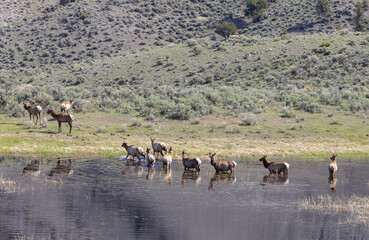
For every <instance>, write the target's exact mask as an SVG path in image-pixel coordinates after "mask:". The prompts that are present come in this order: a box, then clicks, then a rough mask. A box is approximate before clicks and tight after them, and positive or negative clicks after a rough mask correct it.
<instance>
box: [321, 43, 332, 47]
mask: <svg viewBox="0 0 369 240" xmlns="http://www.w3.org/2000/svg"><path fill="white" fill-rule="evenodd" d="M320 46H321V47H329V46H331V43H329V42H322V44H320Z"/></svg>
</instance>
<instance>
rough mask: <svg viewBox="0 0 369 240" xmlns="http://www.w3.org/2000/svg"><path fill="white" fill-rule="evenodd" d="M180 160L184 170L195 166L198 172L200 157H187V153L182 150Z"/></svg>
mask: <svg viewBox="0 0 369 240" xmlns="http://www.w3.org/2000/svg"><path fill="white" fill-rule="evenodd" d="M182 162H183V166H184V169H185V170H188V169H191V168H195V169H196V170H197V171H198V172H200V165H201V160H200V158H189V157H187V153H186V152H185V151H184V150H183V151H182Z"/></svg>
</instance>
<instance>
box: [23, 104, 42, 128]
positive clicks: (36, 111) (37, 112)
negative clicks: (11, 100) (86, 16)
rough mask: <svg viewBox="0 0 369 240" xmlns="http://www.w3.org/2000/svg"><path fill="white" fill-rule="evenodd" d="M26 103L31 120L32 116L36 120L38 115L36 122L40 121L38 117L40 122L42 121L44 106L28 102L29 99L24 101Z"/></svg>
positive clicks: (25, 107) (25, 106)
mask: <svg viewBox="0 0 369 240" xmlns="http://www.w3.org/2000/svg"><path fill="white" fill-rule="evenodd" d="M23 105H24V109H26V110H27V111H28V114H29V120H30V121H31V116H32V119H33V121H35V116H36V124H35V125H37V122H38V119H39V118H40V123H41V112H42V107H41V106H34V105H31V104H29V103H28V101H24V102H23Z"/></svg>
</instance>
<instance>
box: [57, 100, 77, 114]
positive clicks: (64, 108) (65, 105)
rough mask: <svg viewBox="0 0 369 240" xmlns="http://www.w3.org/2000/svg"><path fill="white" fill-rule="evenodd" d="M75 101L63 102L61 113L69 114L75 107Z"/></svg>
mask: <svg viewBox="0 0 369 240" xmlns="http://www.w3.org/2000/svg"><path fill="white" fill-rule="evenodd" d="M73 101H74V100H73V99H71V100H70V101H68V102H63V103H62V104H60V112H67V113H69V110H70V109H71V108H72V106H73V103H74V102H73Z"/></svg>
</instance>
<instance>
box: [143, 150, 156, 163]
mask: <svg viewBox="0 0 369 240" xmlns="http://www.w3.org/2000/svg"><path fill="white" fill-rule="evenodd" d="M150 151H151V149H150V148H146V156H145V161H146V165H147V167H152V166H154V163H155V156H154V155H152V154H151V153H150Z"/></svg>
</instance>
